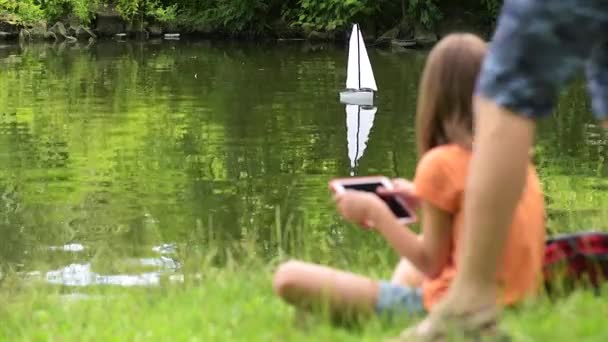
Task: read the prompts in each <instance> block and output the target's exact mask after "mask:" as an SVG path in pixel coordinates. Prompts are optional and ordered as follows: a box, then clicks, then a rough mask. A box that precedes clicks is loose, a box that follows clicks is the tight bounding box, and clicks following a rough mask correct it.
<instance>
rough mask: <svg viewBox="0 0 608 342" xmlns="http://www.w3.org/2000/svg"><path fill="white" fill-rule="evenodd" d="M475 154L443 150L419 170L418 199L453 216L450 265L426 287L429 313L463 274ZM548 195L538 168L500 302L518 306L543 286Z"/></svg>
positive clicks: (501, 280)
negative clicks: (468, 194)
mask: <svg viewBox="0 0 608 342" xmlns="http://www.w3.org/2000/svg"><path fill="white" fill-rule="evenodd" d="M470 159H471V151H469V150H467V149H464V148H462V147H460V146H458V145H444V146H440V147H436V148H434V149H432V150H430V151H429V152H427V153H426V154H425V155H424V156H423V157H422V159H421V160H420V162H419V163H418V166H417V169H416V177H415V180H414V185H415V187H416V194H417V196H418V197H419V198H420V199H422V200H424V201H427V202H428V203H430V204H432V205H434V206H436V207H437V208H440V209H442V210H445V211H447V212H449V213H450V214H452V218H453V220H452V222H453V223H452V227H451V228H450V229H451V230H452V231H451V233H452V243H451V247H450V248H451V251H450V257H449V260H448V263H447V264H446V266H445V268H444V269H443V270H442V271H441V272H440V273H439V275H438V276H437V277H435V278H433V279H425V280H424V282H423V286H422V287H423V301H424V306H425V308H426V309H427V310H430V308H431V307H432V306H433V305H434V304H435V303H437V302H438V301H439V300H441V298H443V296H444V295H445V293H446V291H447V289H448V288H449V286H450V284H451V282H452V279H453V278H454V276H455V274H456V272H457V269H458V258H459V247H460V243H461V236H462V226H463V216H464V213H463V211H464V210H463V204H464V202H463V201H464V195H465V194H464V190H465V184H466V181H467V174H468V165H469V161H470ZM544 243H545V211H544V199H543V193H542V189H541V186H540V182H539V180H538V176H537V174H536V170H535V168H534V166H533V165H529V167H528V176H527V181H526V185H525V188H524V191H523V192H522V197H521V198H520V200H519V203H518V205H517V208H516V211H515V213H514V216H513V222H512V224H511V227H510V228H509V235H508V240H507V243H506V246H505V251H504V254H503V259H502V264H501V266H500V268H499V269H498V270H497V281H498V284H499V288H500V289H501V294H500V297H499V302H500V303H501V304H503V305H509V304H513V303H515V302H518V301H520V300H522V299H524V298H525V297H526V296H528V295H530V294H534V293H535V292H536V291H537V290H538V288H539V285H540V281H541V276H542V274H541V272H542V260H543V254H544V248H545V245H544Z"/></svg>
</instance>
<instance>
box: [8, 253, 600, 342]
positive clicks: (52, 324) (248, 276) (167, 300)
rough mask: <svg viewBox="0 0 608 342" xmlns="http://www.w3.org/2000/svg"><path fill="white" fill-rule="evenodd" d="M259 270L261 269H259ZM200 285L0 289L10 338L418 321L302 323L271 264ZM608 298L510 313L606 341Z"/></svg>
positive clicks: (361, 329) (224, 335)
mask: <svg viewBox="0 0 608 342" xmlns="http://www.w3.org/2000/svg"><path fill="white" fill-rule="evenodd" d="M251 267H256V268H257V269H258V271H251ZM201 274H202V277H200V279H197V280H189V279H188V278H186V281H185V283H183V284H179V285H168V286H166V287H163V288H151V289H129V290H123V289H116V288H114V289H112V288H105V289H89V290H87V291H86V293H87V296H88V297H86V298H84V299H82V298H79V297H75V296H74V295H72V296H71V297H70V296H66V294H65V293H63V294H62V291H61V290H60V289H55V290H49V289H48V288H46V287H40V288H39V287H37V286H35V285H32V286H30V287H28V288H25V289H24V288H21V289H20V290H19V291H18V292H14V291H0V293H2V297H0V321H2V324H0V340H2V341H91V340H95V341H142V340H153V341H167V340H173V341H305V340H306V341H308V340H313V341H330V340H331V341H350V340H352V341H359V340H364V341H378V340H381V339H383V338H387V337H391V336H394V335H396V334H398V333H399V332H400V330H401V329H403V327H405V326H407V325H408V324H411V323H413V322H414V321H415V318H412V319H411V320H407V319H405V320H395V321H392V322H391V321H386V320H384V321H381V320H379V319H373V320H371V321H368V322H366V323H364V324H362V325H360V326H357V327H350V328H345V327H336V326H332V325H331V324H329V323H328V321H327V320H324V319H322V318H315V319H313V320H308V321H307V324H302V322H299V324H298V323H296V319H295V316H294V313H293V310H292V309H291V308H289V307H287V306H286V305H284V304H283V303H281V302H280V301H279V300H278V299H277V298H275V297H274V296H273V294H272V289H271V286H270V278H271V267H270V266H261V265H257V266H253V265H250V266H248V267H233V268H227V269H226V268H224V269H216V268H205V269H202V270H201ZM607 315H608V301H606V300H602V299H600V298H598V297H594V296H593V295H592V293H590V292H588V291H580V292H578V293H575V294H573V295H571V296H569V297H567V298H563V299H560V300H558V301H556V302H549V301H548V300H546V299H542V298H541V299H539V300H537V301H535V302H530V303H528V304H527V305H526V306H525V307H523V308H521V309H519V310H518V311H511V312H507V314H506V316H505V317H506V319H505V322H504V325H505V327H506V328H508V330H509V331H510V332H511V334H512V335H513V337H515V340H516V341H545V340H552V341H606V340H608V330H606V329H605V327H604V324H605V320H606V317H607Z"/></svg>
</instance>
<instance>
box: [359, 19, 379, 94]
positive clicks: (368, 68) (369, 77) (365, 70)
mask: <svg viewBox="0 0 608 342" xmlns="http://www.w3.org/2000/svg"><path fill="white" fill-rule="evenodd" d="M359 60H360V68H361V69H360V73H359V74H360V87H359V89H372V90H374V91H378V86H377V85H376V79H375V78H374V71H373V70H372V64H371V63H370V61H369V56H368V55H367V49H366V48H365V42H363V35H362V34H361V30H359Z"/></svg>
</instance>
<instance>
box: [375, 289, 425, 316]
mask: <svg viewBox="0 0 608 342" xmlns="http://www.w3.org/2000/svg"><path fill="white" fill-rule="evenodd" d="M376 312H377V313H378V314H380V315H389V316H393V315H415V314H421V313H424V312H425V310H424V305H423V302H422V289H420V288H413V287H407V286H401V285H397V284H393V283H389V282H387V281H381V282H380V290H379V292H378V302H377V303H376Z"/></svg>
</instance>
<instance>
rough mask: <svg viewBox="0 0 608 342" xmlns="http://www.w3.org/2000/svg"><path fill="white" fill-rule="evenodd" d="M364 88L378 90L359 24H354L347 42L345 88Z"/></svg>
mask: <svg viewBox="0 0 608 342" xmlns="http://www.w3.org/2000/svg"><path fill="white" fill-rule="evenodd" d="M364 88H366V89H373V90H374V91H377V90H378V86H377V85H376V80H375V79H374V72H373V70H372V65H371V63H370V61H369V56H368V55H367V49H366V48H365V42H364V41H363V35H362V34H361V30H360V29H359V25H358V24H354V25H353V30H352V32H351V34H350V40H349V44H348V66H347V76H346V89H356V90H359V89H364Z"/></svg>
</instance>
